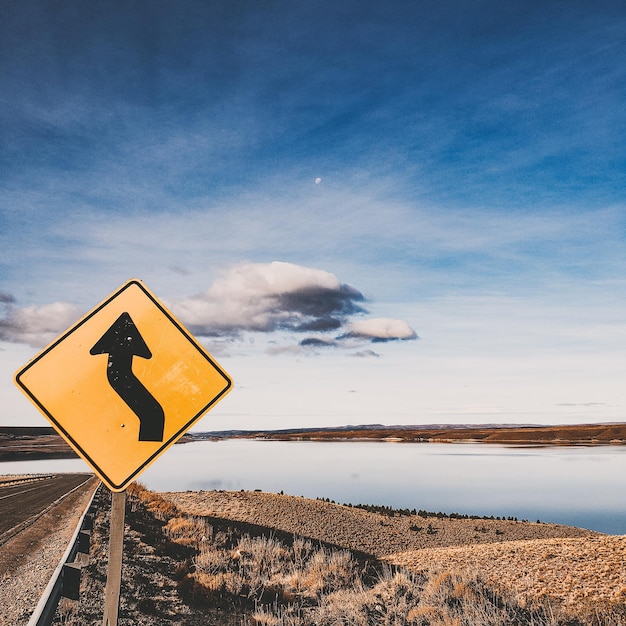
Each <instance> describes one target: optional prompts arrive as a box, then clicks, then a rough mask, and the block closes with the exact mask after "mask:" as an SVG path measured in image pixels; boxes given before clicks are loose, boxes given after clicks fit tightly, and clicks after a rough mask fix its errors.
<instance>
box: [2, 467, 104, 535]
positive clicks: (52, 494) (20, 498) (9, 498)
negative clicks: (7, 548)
mask: <svg viewBox="0 0 626 626" xmlns="http://www.w3.org/2000/svg"><path fill="white" fill-rule="evenodd" d="M90 478H92V475H91V474H50V475H46V476H42V477H38V478H36V479H31V480H24V481H21V482H19V483H18V484H14V485H9V486H5V485H2V483H0V536H2V535H3V534H4V533H6V532H7V531H9V530H11V529H12V528H14V527H15V526H17V525H18V524H21V523H22V522H24V521H26V520H27V519H30V518H31V517H32V516H33V515H37V514H38V513H41V512H42V511H43V510H44V509H46V508H47V507H48V506H50V505H51V504H52V503H53V502H55V501H56V500H58V499H59V498H60V497H61V496H64V495H65V494H66V493H68V492H69V491H71V490H72V489H74V488H75V487H78V486H79V485H82V484H83V483H84V482H86V481H87V480H89V479H90Z"/></svg>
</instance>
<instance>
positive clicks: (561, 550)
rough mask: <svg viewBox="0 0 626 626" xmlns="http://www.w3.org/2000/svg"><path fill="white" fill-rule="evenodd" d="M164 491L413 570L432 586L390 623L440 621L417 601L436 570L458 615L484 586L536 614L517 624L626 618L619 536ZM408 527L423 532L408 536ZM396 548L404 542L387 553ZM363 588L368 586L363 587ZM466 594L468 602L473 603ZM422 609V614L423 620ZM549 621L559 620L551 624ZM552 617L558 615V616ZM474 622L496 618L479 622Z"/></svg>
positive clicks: (181, 503) (188, 506) (624, 550)
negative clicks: (450, 584)
mask: <svg viewBox="0 0 626 626" xmlns="http://www.w3.org/2000/svg"><path fill="white" fill-rule="evenodd" d="M164 495H165V497H166V498H167V499H168V500H169V501H171V502H173V503H176V505H177V507H178V508H179V510H180V511H183V512H186V513H187V514H193V515H195V516H197V517H204V516H209V517H215V518H227V519H233V520H237V521H241V522H247V523H253V524H257V525H259V526H265V527H270V528H274V529H277V530H282V531H287V532H289V533H293V534H294V535H304V536H307V537H309V538H312V539H314V540H319V541H325V542H328V543H333V544H336V545H338V546H345V547H347V548H350V549H352V550H357V551H360V552H366V553H368V554H371V555H373V556H375V557H376V558H380V559H383V560H384V561H385V562H387V563H389V564H392V565H394V566H399V567H402V568H403V569H405V570H408V571H411V572H412V573H411V574H410V576H416V577H418V579H419V577H420V576H421V577H424V578H426V579H428V580H429V581H430V584H426V585H424V586H423V588H422V590H421V591H420V594H421V596H420V597H421V598H422V600H421V602H420V604H418V605H417V606H412V607H411V609H410V611H409V612H408V613H406V615H405V616H404V617H403V618H402V619H405V620H406V621H405V622H398V623H412V622H411V621H410V620H409V615H410V616H411V619H417V617H418V616H421V617H420V619H422V622H419V621H418V622H416V623H424V624H425V623H432V624H434V623H444V622H442V621H441V620H442V619H443V617H441V615H442V613H441V611H442V609H441V607H440V606H439V605H438V604H437V603H429V602H426V601H425V600H424V598H425V597H427V596H428V593H429V589H431V587H432V586H433V585H434V586H435V587H437V586H438V585H436V584H435V583H434V582H433V581H436V580H437V576H439V575H440V574H443V575H444V577H450V576H458V577H460V578H459V580H458V581H457V583H456V584H457V591H456V592H450V593H449V594H448V600H447V601H446V602H448V604H449V603H450V601H451V600H452V599H454V598H453V596H454V595H455V594H457V595H458V594H461V591H460V590H461V589H465V590H466V596H464V597H465V600H464V601H463V604H464V607H465V608H464V611H466V612H467V611H468V610H469V606H470V605H471V606H473V607H474V609H475V610H478V606H479V605H480V606H483V605H484V603H483V601H482V600H480V598H481V597H482V595H484V593H482V592H481V593H478V595H476V593H477V592H476V589H477V588H482V589H483V591H484V592H485V593H488V592H487V591H486V590H487V589H491V590H492V591H491V592H489V593H492V594H494V595H495V594H499V595H498V597H500V601H502V597H507V598H509V599H510V605H511V606H515V607H516V610H520V611H524V610H526V611H531V612H532V611H533V610H534V611H539V613H537V614H536V615H535V616H534V617H533V618H532V619H534V620H535V621H534V622H528V621H522V622H519V623H535V624H543V623H545V624H548V623H559V622H558V618H557V617H556V616H553V618H549V613H548V612H546V611H547V610H546V608H545V607H546V604H549V605H550V606H551V610H552V611H554V612H558V611H561V613H560V614H561V615H570V616H572V615H574V616H576V615H577V616H579V617H580V619H581V620H582V622H581V623H587V624H594V623H597V624H622V623H626V622H623V621H622V620H623V617H622V614H623V613H624V603H625V601H626V537H613V536H607V535H601V534H600V533H593V532H590V531H586V530H583V529H577V528H571V527H566V526H558V525H553V524H537V523H528V522H513V521H505V520H478V521H476V520H450V519H442V520H438V519H435V520H430V519H429V520H428V521H425V520H422V519H421V518H417V519H416V518H415V517H414V516H413V517H391V518H390V517H387V516H382V515H379V514H375V513H368V512H366V511H362V510H357V509H354V508H350V507H345V506H339V505H335V504H330V503H327V502H320V501H312V500H307V499H305V498H297V497H291V496H283V495H276V494H266V493H259V492H199V493H198V492H194V493H190V492H188V493H180V494H164ZM428 523H432V525H433V531H434V532H432V533H428V532H426V530H424V529H425V527H426V526H427V524H428ZM418 524H419V525H418ZM412 528H421V529H422V530H421V531H419V532H416V531H415V530H412ZM399 545H411V547H410V548H409V549H402V548H401V549H399V550H397V549H396V550H394V549H393V546H399ZM390 548H391V549H390ZM405 575H408V574H405ZM355 584H356V583H355ZM481 586H482V587H481ZM357 587H358V585H356V587H355V589H356V588H357ZM381 589H382V588H381ZM468 589H469V591H467V590H468ZM361 591H362V592H363V590H361ZM379 591H380V589H379ZM336 593H338V594H340V596H337V597H336V596H334V595H333V594H327V595H325V596H324V598H325V600H324V603H323V604H322V605H320V608H319V610H320V611H322V610H324V611H326V610H329V609H328V607H327V604H326V603H327V602H331V603H332V604H341V602H340V601H339V600H337V599H336V598H338V597H344V596H345V594H346V593H348V591H347V590H345V589H339V590H336ZM350 593H352V592H350ZM367 593H368V594H369V593H373V592H372V590H371V589H370V590H369V591H368V592H367ZM467 594H469V595H467ZM461 595H463V594H461ZM333 598H335V599H333ZM467 598H473V600H472V602H469V600H468V599H467ZM404 601H406V598H405V599H404V600H403V602H404ZM457 604H458V602H457ZM492 604H493V602H491V604H490V603H489V602H488V603H487V607H488V608H485V606H483V608H482V609H480V610H481V611H483V612H485V611H488V610H491V609H490V608H489V607H491V605H492ZM323 607H326V608H323ZM281 610H282V611H283V613H282V617H281V618H280V619H282V620H283V621H282V622H276V623H280V624H290V623H292V622H290V621H289V620H288V618H289V619H292V616H287V615H286V614H285V611H284V609H281ZM346 610H347V609H346ZM350 610H352V609H350ZM263 611H264V612H265V613H264V614H267V615H268V617H267V619H266V622H267V624H270V623H272V620H275V619H277V617H276V613H275V612H271V611H268V610H267V609H263V610H262V612H263ZM411 611H412V612H411ZM374 612H375V611H374ZM270 614H271V618H270V617H269V615H270ZM427 615H430V617H425V616H427ZM538 615H542V617H538ZM437 616H439V617H437ZM598 616H599V617H598ZM492 617H493V616H492ZM264 619H265V618H264ZM342 619H344V618H342ZM350 619H351V618H350ZM381 619H382V618H381ZM446 619H447V618H446ZM455 619H457V618H455ZM458 619H462V618H461V617H458ZM475 619H478V617H475ZM490 619H492V618H490ZM549 619H554V620H557V621H554V622H550V621H549ZM560 619H561V620H565V618H564V617H561V618H560ZM572 619H573V618H572ZM346 620H347V621H346ZM429 620H430V621H429ZM436 620H439V622H437V621H436ZM537 620H539V621H537ZM541 620H544V621H541ZM545 620H548V621H545ZM263 623H265V622H263ZM294 623H295V622H294ZM320 623H321V622H320ZM337 623H355V624H357V623H360V622H359V621H358V620H357V621H350V620H349V619H348V617H345V619H344V622H341V621H338V622H337ZM364 623H368V622H364ZM372 623H386V622H378V621H376V622H372ZM389 623H393V622H389ZM459 623H472V622H463V621H461V622H459ZM476 623H499V622H497V621H496V622H489V621H487V622H485V621H484V620H483V621H479V622H476ZM573 623H575V622H573Z"/></svg>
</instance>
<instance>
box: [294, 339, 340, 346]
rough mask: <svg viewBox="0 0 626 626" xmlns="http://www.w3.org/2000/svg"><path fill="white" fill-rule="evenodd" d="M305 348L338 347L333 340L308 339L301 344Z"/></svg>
mask: <svg viewBox="0 0 626 626" xmlns="http://www.w3.org/2000/svg"><path fill="white" fill-rule="evenodd" d="M300 345H301V346H303V347H307V346H308V347H314V348H315V347H317V348H332V347H334V346H336V345H337V342H336V341H333V340H332V339H321V338H319V337H307V338H306V339H303V340H302V341H301V342H300Z"/></svg>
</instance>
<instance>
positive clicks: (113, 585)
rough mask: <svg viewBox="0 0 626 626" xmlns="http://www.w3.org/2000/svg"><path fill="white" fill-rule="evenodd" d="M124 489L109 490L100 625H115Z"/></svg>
mask: <svg viewBox="0 0 626 626" xmlns="http://www.w3.org/2000/svg"><path fill="white" fill-rule="evenodd" d="M125 508H126V491H117V492H116V491H113V492H111V525H110V529H109V567H108V571H107V586H106V590H105V592H104V618H103V620H102V626H117V613H118V611H119V606H120V588H121V585H122V553H123V551H124V513H125Z"/></svg>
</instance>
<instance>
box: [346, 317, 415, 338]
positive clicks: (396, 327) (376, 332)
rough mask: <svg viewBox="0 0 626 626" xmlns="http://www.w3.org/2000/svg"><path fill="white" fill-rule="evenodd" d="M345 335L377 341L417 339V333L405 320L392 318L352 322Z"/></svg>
mask: <svg viewBox="0 0 626 626" xmlns="http://www.w3.org/2000/svg"><path fill="white" fill-rule="evenodd" d="M345 336H346V337H358V338H367V339H371V340H372V341H375V342H383V341H395V340H407V339H417V333H416V332H415V331H414V330H413V329H412V328H411V327H410V326H409V325H408V324H407V323H406V322H405V321H403V320H396V319H390V318H373V319H367V320H356V321H354V322H350V324H348V327H347V332H346V334H345Z"/></svg>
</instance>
